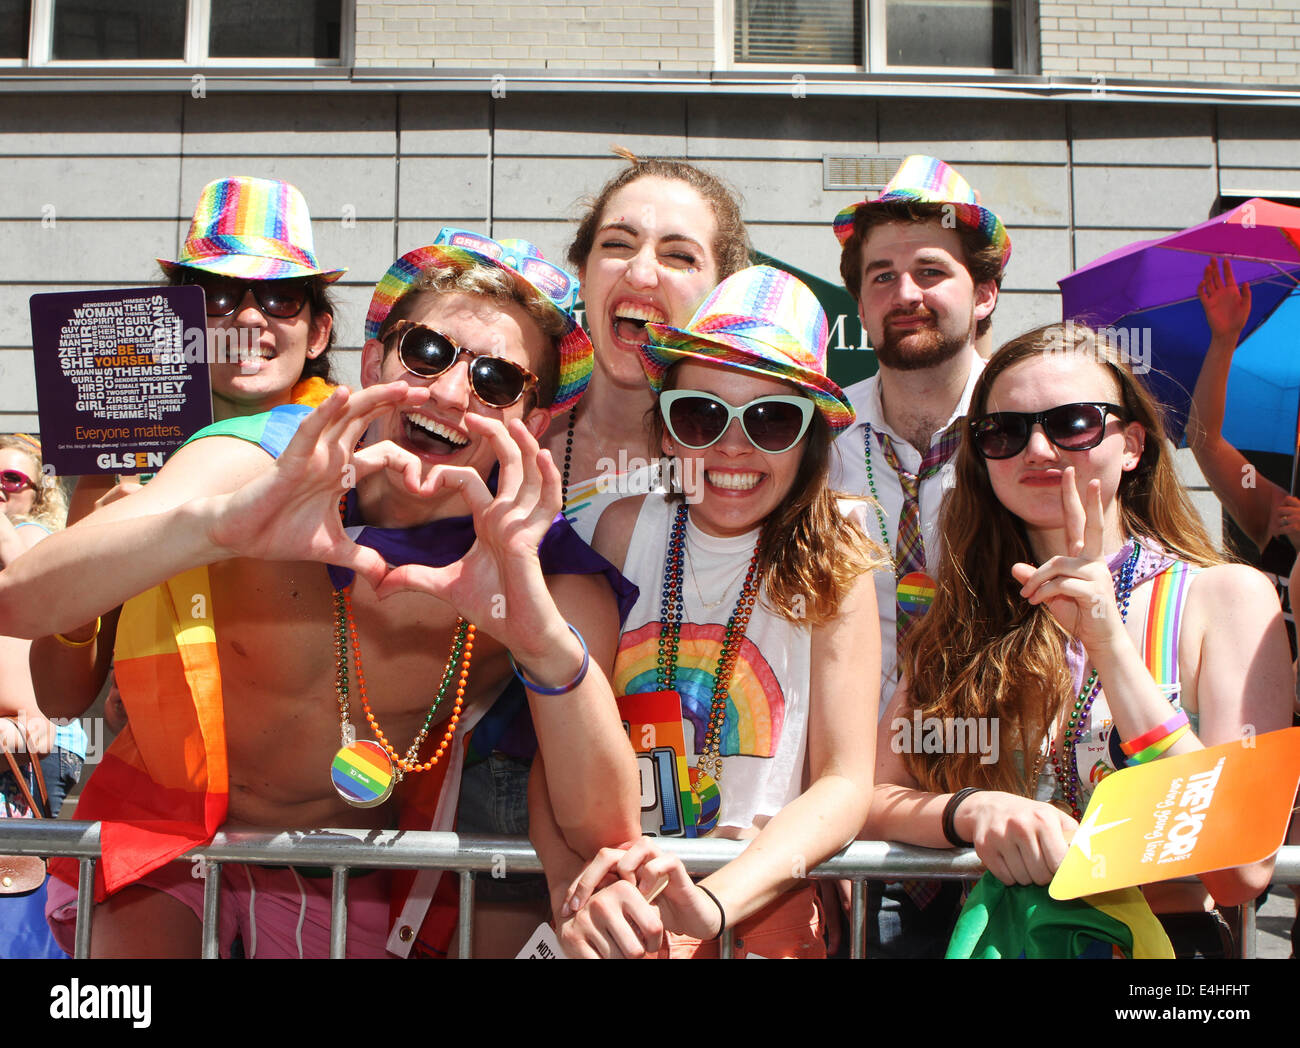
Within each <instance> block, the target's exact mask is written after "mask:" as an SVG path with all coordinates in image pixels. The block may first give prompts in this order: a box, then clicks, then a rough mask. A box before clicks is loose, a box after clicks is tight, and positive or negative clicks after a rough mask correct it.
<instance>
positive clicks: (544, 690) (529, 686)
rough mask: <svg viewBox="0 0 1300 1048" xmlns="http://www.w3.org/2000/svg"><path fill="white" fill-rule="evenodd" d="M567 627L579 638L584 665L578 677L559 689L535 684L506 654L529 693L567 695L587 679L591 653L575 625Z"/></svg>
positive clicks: (568, 624)
mask: <svg viewBox="0 0 1300 1048" xmlns="http://www.w3.org/2000/svg"><path fill="white" fill-rule="evenodd" d="M565 625H566V626H568V627H569V631H570V632H571V633H572V634H573V635H574V636H575V637H577V638H578V643H579V644H581V645H582V665H581V666H579V667H578V675H577V676H576V677H574V678H573V680H571V681H569V683H568V684H562V685H560V686H559V687H558V688H543V687H542V686H541V685H540V684H534V683H533V682H532V681H530V680H529V679H528V678H527V677H525V676H524V675H523V674H522V673H520V672H519V664H518V663H517V662H515V657H514V656H513V655H511V654H510V652H509V651H507V652H506V655H507V656H509V658H510V666H511V668H512V669H513V670H514V671H515V676H516V677H518V678H519V679H520V681H522V682H523V685H524V687H525V688H527V689H528V690H529V691H532V692H536V693H537V694H538V695H567V694H568V693H569V692H571V691H573V689H574V688H576V687H577V686H578V685H579V684H581V683H582V682H583V680H585V679H586V676H587V667H588V666H589V665H591V652H589V651H588V650H587V642H586V641H585V640H583V639H582V634H581V633H579V632H578V631H577V630H576V629H574V626H573V623H571V622H566V623H565Z"/></svg>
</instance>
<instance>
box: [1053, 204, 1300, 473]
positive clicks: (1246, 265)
mask: <svg viewBox="0 0 1300 1048" xmlns="http://www.w3.org/2000/svg"><path fill="white" fill-rule="evenodd" d="M1216 257H1225V258H1230V259H1231V260H1232V270H1233V275H1234V276H1235V277H1236V279H1237V282H1238V283H1242V284H1250V285H1251V311H1250V318H1249V319H1248V320H1247V322H1246V326H1245V328H1244V329H1243V331H1242V336H1243V338H1249V336H1251V334H1252V333H1253V332H1254V331H1255V330H1256V329H1257V328H1259V327H1260V326H1261V325H1262V324H1264V322H1265V321H1266V320H1268V318H1269V317H1270V316H1272V315H1273V313H1274V311H1275V310H1277V309H1278V308H1279V306H1281V305H1282V303H1283V302H1284V301H1286V300H1287V299H1288V297H1289V296H1290V295H1291V292H1292V291H1293V290H1294V289H1295V288H1296V287H1297V286H1298V285H1300V208H1296V207H1288V206H1287V205H1285V204H1275V203H1273V202H1272V201H1268V200H1260V199H1255V200H1249V201H1247V202H1246V203H1244V204H1241V205H1239V206H1237V207H1235V208H1233V209H1232V210H1231V211H1228V212H1226V213H1224V214H1222V215H1219V216H1217V217H1216V218H1212V219H1210V220H1209V221H1208V222H1202V223H1200V224H1199V225H1195V226H1192V227H1191V228H1189V229H1184V230H1182V231H1180V232H1178V233H1171V234H1170V235H1169V236H1165V237H1160V238H1159V239H1157V240H1144V241H1139V242H1137V243H1134V244H1129V245H1128V246H1127V247H1122V248H1120V249H1119V250H1118V251H1112V252H1111V253H1110V254H1108V255H1104V256H1102V257H1101V258H1099V259H1097V261H1095V262H1091V263H1089V264H1088V265H1086V266H1083V267H1082V268H1080V269H1076V270H1075V271H1074V272H1073V273H1071V274H1070V275H1069V276H1067V277H1065V278H1064V279H1062V280H1060V281H1058V283H1059V284H1060V287H1061V313H1062V317H1063V319H1064V320H1066V321H1074V322H1075V323H1084V324H1088V325H1089V326H1090V327H1094V328H1100V329H1106V330H1107V333H1108V336H1109V338H1110V339H1111V341H1112V343H1113V344H1115V345H1116V346H1117V348H1119V349H1120V350H1121V352H1127V353H1128V354H1129V360H1130V362H1131V363H1133V364H1134V365H1135V366H1137V368H1138V370H1139V371H1140V372H1145V371H1146V369H1147V368H1149V369H1150V370H1149V372H1147V373H1146V374H1145V377H1146V379H1147V383H1148V385H1149V387H1150V389H1151V391H1152V393H1153V394H1155V395H1156V396H1157V397H1159V398H1160V400H1161V402H1162V403H1163V404H1164V405H1165V407H1166V408H1167V409H1168V412H1169V429H1170V436H1171V437H1172V438H1173V439H1174V441H1175V442H1180V441H1181V440H1182V436H1183V430H1184V428H1185V427H1186V425H1187V411H1188V407H1189V405H1190V403H1191V391H1192V389H1193V388H1195V386H1196V377H1197V375H1198V374H1200V370H1201V362H1202V361H1203V360H1204V359H1205V350H1206V348H1207V347H1208V346H1209V344H1210V327H1209V324H1208V323H1207V322H1206V320H1205V313H1204V311H1203V310H1202V309H1201V303H1200V300H1199V299H1198V298H1197V297H1196V289H1197V286H1198V285H1199V284H1200V282H1201V276H1202V274H1203V273H1204V271H1205V264H1206V262H1207V261H1208V260H1209V259H1210V258H1216ZM1290 315H1292V316H1295V314H1294V313H1292V314H1290ZM1261 345H1262V344H1261ZM1273 345H1274V346H1275V347H1276V345H1277V344H1276V343H1273ZM1245 350H1246V346H1242V347H1241V348H1240V349H1239V350H1238V355H1237V357H1236V358H1234V362H1233V373H1234V375H1236V373H1237V372H1238V370H1239V369H1243V374H1244V373H1245V371H1244V368H1245V367H1246V366H1247V364H1246V362H1247V360H1248V359H1249V360H1250V364H1249V365H1248V366H1249V367H1250V368H1252V369H1253V371H1252V373H1251V378H1250V380H1248V381H1246V382H1245V383H1244V384H1243V382H1242V381H1241V380H1238V381H1237V382H1236V383H1233V382H1232V381H1231V380H1230V382H1229V386H1228V397H1229V400H1228V410H1227V418H1228V419H1229V420H1232V419H1233V418H1234V416H1241V415H1244V414H1249V413H1251V412H1255V411H1257V405H1256V404H1254V403H1252V402H1251V401H1250V400H1245V401H1244V402H1243V401H1242V400H1241V399H1235V400H1234V394H1235V395H1236V398H1240V397H1242V396H1251V395H1252V394H1250V393H1249V392H1248V391H1249V390H1250V389H1252V388H1253V389H1256V390H1258V389H1259V388H1260V385H1259V384H1260V383H1263V384H1265V385H1269V384H1271V385H1273V386H1276V387H1277V388H1284V389H1295V390H1297V391H1300V379H1297V380H1296V381H1294V382H1293V381H1292V380H1291V379H1290V378H1288V377H1287V376H1288V375H1289V374H1290V373H1293V372H1294V371H1295V370H1296V368H1295V366H1294V362H1291V361H1290V360H1289V359H1288V357H1289V354H1288V353H1287V352H1285V351H1282V352H1279V351H1277V349H1276V348H1275V349H1274V350H1273V351H1272V352H1269V353H1268V354H1267V356H1265V357H1264V358H1263V359H1259V357H1260V355H1261V354H1263V353H1264V352H1265V351H1263V350H1262V349H1261V351H1260V352H1259V353H1252V354H1245V353H1244V351H1245ZM1275 399H1276V398H1275ZM1289 411H1290V415H1289V417H1290V423H1289V429H1288V428H1287V427H1285V426H1283V425H1282V423H1281V422H1280V421H1278V416H1277V415H1274V416H1272V419H1271V420H1267V419H1265V418H1263V417H1261V418H1260V419H1259V420H1258V421H1259V423H1260V426H1267V427H1270V437H1269V438H1268V439H1269V440H1270V445H1269V447H1267V448H1265V447H1260V446H1258V444H1251V443H1243V444H1239V445H1238V446H1240V447H1248V448H1255V449H1257V450H1270V449H1271V448H1272V446H1273V445H1274V444H1276V443H1277V442H1278V441H1279V440H1281V441H1282V443H1286V442H1287V441H1290V442H1291V443H1290V444H1289V445H1288V446H1287V447H1286V449H1285V450H1286V453H1287V454H1290V453H1291V451H1293V450H1294V441H1295V431H1296V423H1295V420H1296V410H1295V403H1294V398H1293V400H1292V403H1291V407H1290V409H1289ZM1257 428H1258V427H1257ZM1272 428H1280V429H1281V430H1282V432H1281V433H1280V434H1272V432H1271V430H1272ZM1231 432H1232V430H1231V427H1228V428H1225V436H1228V437H1229V439H1232V436H1231ZM1239 439H1244V438H1239ZM1249 439H1250V440H1254V441H1257V442H1258V441H1259V440H1261V439H1265V438H1263V437H1261V436H1258V435H1252V436H1251V437H1250V438H1249ZM1234 443H1236V441H1234Z"/></svg>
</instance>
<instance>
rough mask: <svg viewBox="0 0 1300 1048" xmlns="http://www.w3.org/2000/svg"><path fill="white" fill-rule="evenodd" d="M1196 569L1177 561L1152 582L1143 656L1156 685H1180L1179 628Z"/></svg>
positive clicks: (1184, 562)
mask: <svg viewBox="0 0 1300 1048" xmlns="http://www.w3.org/2000/svg"><path fill="white" fill-rule="evenodd" d="M1196 571H1197V569H1196V568H1195V566H1193V565H1191V564H1188V563H1187V562H1186V561H1183V560H1176V561H1174V563H1173V564H1172V565H1171V566H1170V567H1169V568H1168V569H1167V570H1165V571H1162V572H1161V573H1160V574H1159V575H1157V576H1156V577H1155V578H1154V579H1152V580H1151V608H1150V611H1148V613H1147V623H1146V632H1145V635H1144V636H1143V657H1144V658H1145V659H1146V664H1147V669H1148V670H1150V671H1151V679H1152V680H1154V681H1155V682H1156V683H1157V684H1166V685H1172V684H1177V683H1178V628H1179V626H1180V625H1181V624H1182V621H1183V604H1184V603H1185V598H1186V595H1187V587H1188V586H1190V585H1191V583H1192V579H1193V577H1194V576H1195V575H1196Z"/></svg>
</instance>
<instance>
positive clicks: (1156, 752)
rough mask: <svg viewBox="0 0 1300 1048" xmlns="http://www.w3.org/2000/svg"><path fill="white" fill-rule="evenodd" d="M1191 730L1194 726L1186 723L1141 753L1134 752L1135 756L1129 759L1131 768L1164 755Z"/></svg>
mask: <svg viewBox="0 0 1300 1048" xmlns="http://www.w3.org/2000/svg"><path fill="white" fill-rule="evenodd" d="M1191 730H1192V726H1191V725H1190V724H1184V725H1183V726H1182V727H1181V728H1179V729H1178V730H1177V731H1175V732H1173V733H1171V734H1169V735H1166V736H1165V737H1164V738H1163V739H1161V740H1160V741H1159V742H1153V743H1152V744H1151V745H1150V746H1148V747H1147V748H1146V749H1145V750H1143V751H1142V752H1141V753H1135V754H1133V756H1131V757H1130V758H1129V759H1128V763H1129V767H1130V768H1131V767H1133V766H1134V765H1135V764H1146V763H1147V762H1148V761H1153V760H1155V759H1156V758H1157V757H1159V756H1161V755H1163V754H1164V753H1165V752H1166V751H1167V750H1169V749H1170V748H1171V747H1172V746H1173V745H1174V744H1175V743H1176V742H1177V741H1178V740H1179V739H1181V738H1182V737H1183V736H1184V735H1186V734H1187V733H1188V732H1189V731H1191Z"/></svg>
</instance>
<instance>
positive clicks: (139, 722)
mask: <svg viewBox="0 0 1300 1048" xmlns="http://www.w3.org/2000/svg"><path fill="white" fill-rule="evenodd" d="M310 412H311V408H310V407H309V406H308V405H306V404H291V405H286V406H284V407H281V408H276V409H275V410H274V411H271V412H268V413H266V414H262V415H250V416H246V417H243V418H232V419H227V420H226V421H224V422H218V423H216V424H214V425H212V426H208V427H207V428H206V429H203V430H200V431H199V432H198V433H196V434H195V435H194V436H193V437H191V438H190V441H194V440H197V439H199V438H200V437H212V436H224V437H236V438H238V439H240V440H246V441H249V442H250V443H253V444H257V445H258V446H260V447H261V448H262V449H263V450H265V451H266V452H267V454H269V455H271V456H272V457H273V458H278V457H279V455H280V452H281V451H283V450H284V448H285V445H287V444H288V443H289V441H290V440H291V439H292V437H293V434H294V433H295V432H297V429H298V425H299V424H300V423H301V422H302V420H303V419H304V418H306V417H307V415H308V414H310ZM187 443H188V441H187ZM212 616H213V608H212V593H211V588H210V586H209V581H208V569H207V568H206V567H202V568H194V569H192V570H190V571H186V572H183V573H182V574H180V575H177V576H176V577H175V578H172V579H168V580H167V581H166V582H164V583H161V584H160V585H158V586H155V587H154V588H153V589H151V590H147V591H146V592H144V593H141V594H140V595H139V596H136V597H132V598H131V599H130V600H128V601H127V602H126V603H125V604H124V605H123V606H122V614H121V617H120V618H119V620H118V625H117V647H116V649H115V651H114V672H115V674H116V676H117V686H118V690H119V691H120V692H121V694H122V704H123V705H124V706H125V707H126V712H127V717H128V720H129V723H128V725H127V727H126V728H125V729H124V730H123V732H122V734H121V735H119V736H118V737H117V738H116V739H114V740H113V745H112V746H110V747H109V749H108V752H107V753H106V754H105V755H104V759H103V761H102V762H101V763H100V765H99V767H98V768H96V769H95V772H94V774H93V775H92V776H91V777H90V781H88V782H87V783H86V786H85V789H84V790H82V794H81V800H80V802H79V803H78V804H77V812H76V817H77V818H78V819H82V820H85V821H87V822H102V823H103V827H102V830H101V835H100V842H101V845H102V852H103V857H102V859H101V861H100V862H99V863H97V864H96V867H95V901H96V902H102V901H103V900H104V898H105V897H106V896H107V895H111V894H112V893H113V892H116V891H118V890H120V889H122V888H125V887H126V886H127V885H129V884H132V883H134V882H135V881H137V880H139V879H140V878H141V877H143V876H145V875H146V874H148V873H150V872H152V871H153V870H156V869H158V868H159V867H160V866H162V865H164V864H165V863H168V862H171V860H172V859H175V858H176V857H177V856H178V855H181V854H183V853H184V852H186V851H188V850H189V849H191V848H194V847H197V846H198V845H201V844H206V843H207V842H208V841H210V840H211V839H212V835H213V834H214V833H215V832H216V831H217V829H218V828H219V827H220V826H221V824H222V823H223V822H225V819H226V812H227V809H228V807H229V800H230V783H229V778H228V775H227V766H226V724H225V709H224V706H223V704H222V696H221V667H220V665H219V664H218V661H217V636H216V624H215V622H214V621H213V617H212ZM50 872H51V873H53V874H54V875H55V876H56V877H58V878H59V879H60V880H63V881H66V882H67V883H68V884H71V885H75V884H76V883H77V863H76V860H74V859H51V860H50Z"/></svg>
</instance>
